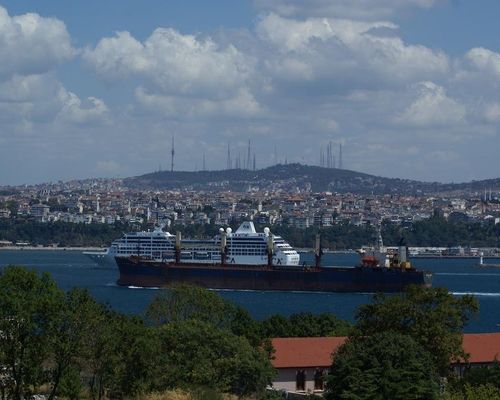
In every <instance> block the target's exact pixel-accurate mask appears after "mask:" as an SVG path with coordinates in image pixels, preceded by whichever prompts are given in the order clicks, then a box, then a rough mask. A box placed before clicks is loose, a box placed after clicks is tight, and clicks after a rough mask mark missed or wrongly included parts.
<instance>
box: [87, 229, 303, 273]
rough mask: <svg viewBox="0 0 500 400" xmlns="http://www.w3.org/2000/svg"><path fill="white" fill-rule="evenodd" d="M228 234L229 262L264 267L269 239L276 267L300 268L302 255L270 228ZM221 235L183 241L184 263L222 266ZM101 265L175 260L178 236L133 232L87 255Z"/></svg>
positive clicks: (229, 230) (158, 230)
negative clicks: (118, 261)
mask: <svg viewBox="0 0 500 400" xmlns="http://www.w3.org/2000/svg"><path fill="white" fill-rule="evenodd" d="M222 232H226V243H227V263H228V264H250V265H263V264H266V263H267V246H268V242H269V236H270V235H272V242H273V264H274V265H298V264H299V259H300V256H299V254H298V253H297V251H295V249H293V247H292V246H290V244H288V243H287V242H286V241H285V240H283V238H281V237H280V236H276V235H273V234H272V233H271V231H270V230H269V228H265V229H264V232H261V233H259V232H257V231H256V230H255V226H254V224H253V222H250V221H245V222H243V223H242V224H241V225H240V227H239V228H238V229H237V230H236V232H233V231H232V230H231V228H227V229H226V230H225V231H224V229H223V228H221V229H220V233H222ZM220 241H221V235H220V234H219V235H216V236H215V238H214V239H212V240H197V239H187V240H182V242H181V248H182V251H181V255H180V256H181V261H184V262H197V263H208V264H215V263H220V261H221V254H220ZM83 254H85V255H86V256H88V257H90V258H92V260H94V261H95V262H97V263H98V264H99V265H114V264H115V261H114V258H115V257H130V256H132V255H137V256H140V257H145V258H149V259H152V260H156V261H174V258H175V236H174V235H172V234H170V233H168V232H164V231H163V230H162V229H161V228H156V229H155V230H153V231H147V232H146V231H142V232H131V233H127V234H125V235H123V237H121V238H120V239H117V240H115V241H113V243H112V244H111V246H110V247H109V248H108V249H107V250H106V251H102V252H97V251H96V252H91V251H86V252H83Z"/></svg>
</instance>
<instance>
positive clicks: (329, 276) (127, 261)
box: [116, 257, 431, 293]
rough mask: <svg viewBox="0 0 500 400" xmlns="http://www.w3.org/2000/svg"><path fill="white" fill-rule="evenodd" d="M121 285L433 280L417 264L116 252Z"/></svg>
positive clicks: (355, 284)
mask: <svg viewBox="0 0 500 400" xmlns="http://www.w3.org/2000/svg"><path fill="white" fill-rule="evenodd" d="M116 263H117V264H118V267H119V270H120V278H119V279H118V282H117V283H118V285H121V286H137V287H166V286H169V285H172V284H177V283H187V284H193V285H198V286H202V287H205V288H210V289H232V290H260V291H307V292H368V293H374V292H400V291H402V290H404V288H405V287H406V286H408V285H423V286H431V274H430V273H428V272H424V271H419V270H415V269H407V270H404V269H399V268H398V269H396V268H392V269H391V268H367V267H322V268H320V269H316V268H301V267H274V268H268V267H266V266H255V265H245V266H243V265H238V266H235V265H226V266H222V265H199V264H173V263H161V262H152V261H141V260H134V259H131V258H119V257H117V258H116Z"/></svg>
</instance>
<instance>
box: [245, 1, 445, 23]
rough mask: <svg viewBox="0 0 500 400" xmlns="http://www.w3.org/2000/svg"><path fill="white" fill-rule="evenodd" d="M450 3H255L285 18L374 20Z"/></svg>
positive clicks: (261, 8) (260, 7) (260, 8)
mask: <svg viewBox="0 0 500 400" xmlns="http://www.w3.org/2000/svg"><path fill="white" fill-rule="evenodd" d="M445 2H447V0H253V3H254V5H255V7H257V9H259V10H264V11H273V12H275V13H277V14H280V15H283V16H285V17H335V18H339V17H340V18H350V19H363V20H373V19H380V18H387V17H391V16H393V15H395V14H397V13H400V12H402V11H405V10H408V9H413V8H424V9H426V8H430V7H432V6H434V5H436V4H439V3H445Z"/></svg>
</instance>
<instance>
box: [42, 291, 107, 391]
mask: <svg viewBox="0 0 500 400" xmlns="http://www.w3.org/2000/svg"><path fill="white" fill-rule="evenodd" d="M100 311H101V306H100V305H99V304H98V303H97V302H96V301H95V300H94V299H93V297H92V296H91V295H90V293H89V292H88V291H87V290H84V289H73V290H71V291H69V292H68V293H66V295H65V298H64V303H63V304H62V307H61V308H60V310H59V312H58V313H57V314H56V320H55V327H56V330H57V334H55V335H53V336H52V337H51V338H50V346H51V349H52V355H51V358H52V360H51V363H50V364H51V365H52V368H51V369H50V374H49V376H50V381H51V386H52V390H51V392H50V395H49V400H52V399H54V398H55V397H56V396H57V392H58V389H59V383H60V381H61V379H63V378H65V377H66V379H67V377H68V376H71V375H72V374H73V375H74V373H73V372H74V370H75V369H78V368H79V360H81V358H82V357H83V356H84V343H85V341H86V340H88V338H89V337H90V336H92V335H94V332H93V331H92V330H91V329H89V328H90V327H91V326H92V324H91V323H90V321H91V320H92V319H93V318H95V316H96V315H98V314H99V312H100ZM78 379H79V378H78ZM76 387H77V385H73V388H76Z"/></svg>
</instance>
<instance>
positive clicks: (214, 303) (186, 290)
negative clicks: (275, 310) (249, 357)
mask: <svg viewBox="0 0 500 400" xmlns="http://www.w3.org/2000/svg"><path fill="white" fill-rule="evenodd" d="M146 319H147V320H148V321H149V322H151V323H153V324H154V325H157V326H158V325H162V324H165V323H168V322H178V321H186V320H190V319H196V320H198V321H203V322H207V323H210V324H212V325H214V326H216V327H218V328H224V329H228V330H230V331H231V332H233V333H234V334H235V335H239V336H245V337H246V338H248V340H250V342H251V343H252V344H254V345H258V344H260V339H261V334H260V326H259V324H258V323H257V322H256V321H254V320H253V319H252V318H251V317H250V314H249V313H248V312H247V311H246V310H244V309H243V308H241V307H238V306H236V305H234V304H233V303H231V302H230V301H228V300H226V299H224V298H222V297H221V296H220V295H218V294H217V293H216V292H212V291H210V290H207V289H205V288H202V287H199V286H193V285H187V284H179V285H172V286H171V287H170V288H169V289H168V290H165V291H163V292H162V293H161V294H160V295H159V296H157V297H156V298H155V299H153V301H152V302H151V304H150V305H149V307H148V309H147V310H146Z"/></svg>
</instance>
